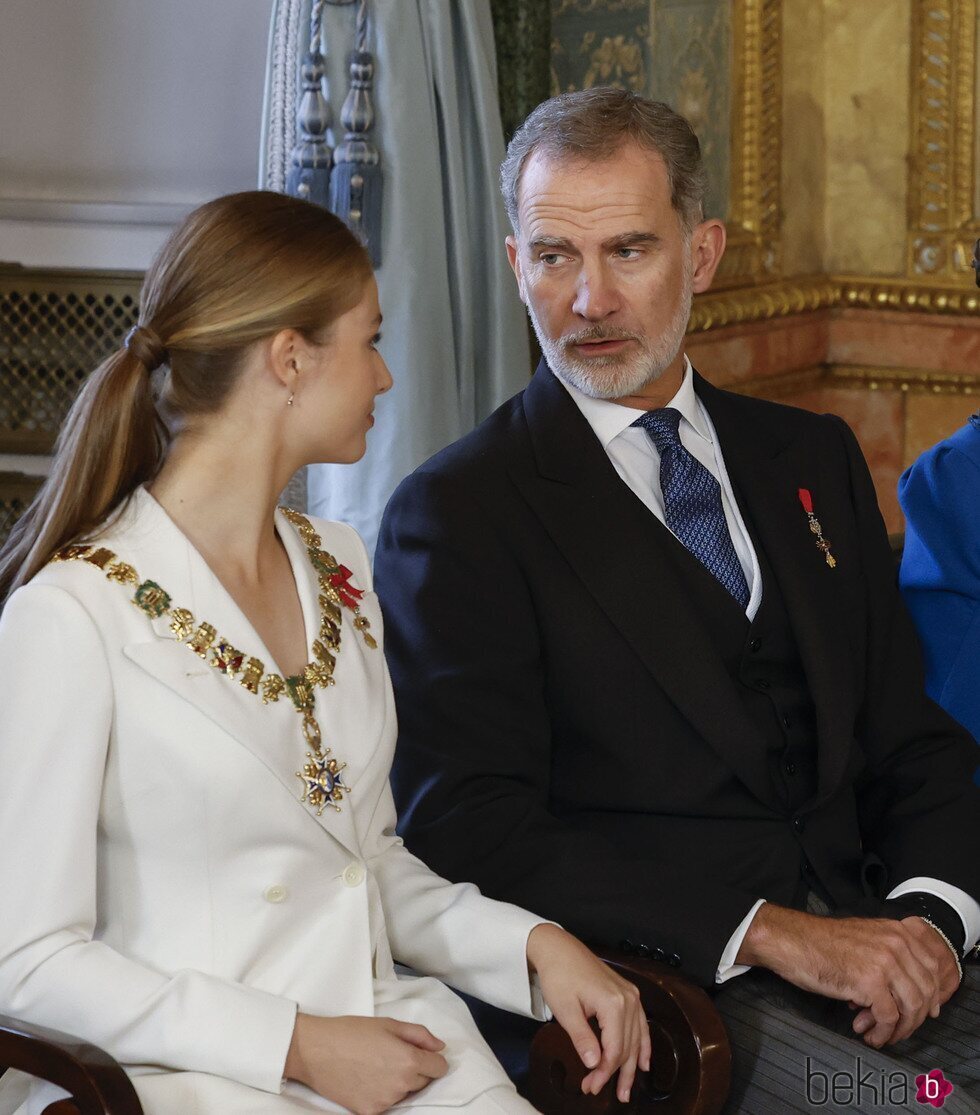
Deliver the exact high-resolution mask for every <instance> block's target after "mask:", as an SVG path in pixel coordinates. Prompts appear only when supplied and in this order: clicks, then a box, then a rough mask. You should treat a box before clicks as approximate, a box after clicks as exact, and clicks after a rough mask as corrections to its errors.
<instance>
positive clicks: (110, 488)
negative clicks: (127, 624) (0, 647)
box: [0, 327, 167, 607]
mask: <svg viewBox="0 0 980 1115" xmlns="http://www.w3.org/2000/svg"><path fill="white" fill-rule="evenodd" d="M165 359H166V350H165V349H164V348H163V346H162V345H161V344H160V342H159V340H158V339H157V338H156V337H155V335H154V334H153V333H152V332H150V331H149V330H147V329H145V328H141V327H137V328H136V329H134V330H133V332H132V333H130V335H129V337H128V338H127V340H126V347H124V348H122V349H120V350H119V351H118V352H116V353H114V354H113V355H112V356H110V357H109V358H108V359H107V360H106V361H105V362H104V363H103V364H101V365H100V366H99V367H98V368H97V369H96V370H95V371H94V372H93V373H92V375H91V376H89V378H88V379H87V380H86V382H85V384H84V386H83V387H82V389H81V391H80V392H79V394H78V397H77V398H76V399H75V402H74V403H73V405H72V407H71V410H70V411H69V412H68V417H67V418H66V419H65V423H64V425H63V426H62V428H61V432H60V434H59V435H58V442H57V445H56V448H55V455H54V460H53V461H52V464H51V471H50V473H49V475H48V477H47V479H46V480H45V482H44V485H43V486H42V488H41V490H40V492H38V494H37V496H36V497H35V499H34V502H33V503H32V504H31V505H30V507H29V508H28V509H27V511H25V512H24V514H23V515H22V516H21V518H20V519H19V520H18V522H17V523H16V524H15V526H14V528H13V530H12V531H11V533H10V537H9V539H8V540H7V544H6V545H5V546H4V548H3V550H2V551H0V607H2V605H3V603H4V602H5V601H6V599H7V597H8V596H9V595H10V593H11V592H13V591H14V590H15V589H17V588H19V587H20V586H21V585H23V584H25V583H26V582H27V581H29V580H30V579H31V577H33V576H34V574H35V573H36V572H37V571H38V570H39V569H41V568H42V567H43V566H44V565H45V564H46V563H47V562H48V561H49V560H50V559H51V558H52V557H53V556H54V554H55V553H57V551H58V550H60V549H61V548H62V546H65V545H67V544H68V543H70V542H74V541H76V540H78V539H81V538H85V537H86V536H87V535H88V534H90V533H91V532H92V531H94V530H95V528H96V527H98V526H99V525H100V524H101V523H102V522H103V520H104V519H105V518H106V516H107V515H109V514H110V513H111V512H112V511H113V510H114V509H115V508H116V507H118V506H119V504H120V503H121V502H122V501H123V500H124V499H125V498H126V497H127V496H128V495H129V494H130V493H131V492H132V491H133V490H134V489H135V488H137V487H138V486H139V485H140V484H142V483H144V481H146V480H149V479H151V478H152V477H153V476H154V475H155V474H156V472H157V470H158V469H159V467H160V464H161V462H162V460H163V455H164V451H165V448H166V443H167V432H166V427H165V426H164V425H163V422H162V421H161V420H160V417H159V415H158V414H157V409H156V405H155V402H154V398H153V389H152V384H151V382H150V374H151V372H152V370H153V369H154V368H155V367H157V366H158V365H159V364H161V363H163V362H164V360H165Z"/></svg>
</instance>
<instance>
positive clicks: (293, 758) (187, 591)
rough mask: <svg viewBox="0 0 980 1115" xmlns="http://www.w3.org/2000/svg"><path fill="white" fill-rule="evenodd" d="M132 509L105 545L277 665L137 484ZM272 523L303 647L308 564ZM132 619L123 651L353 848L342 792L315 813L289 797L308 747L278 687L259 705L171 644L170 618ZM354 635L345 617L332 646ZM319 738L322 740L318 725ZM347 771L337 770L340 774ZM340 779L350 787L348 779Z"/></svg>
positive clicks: (310, 622) (308, 615)
mask: <svg viewBox="0 0 980 1115" xmlns="http://www.w3.org/2000/svg"><path fill="white" fill-rule="evenodd" d="M133 511H134V514H133V516H132V527H131V528H129V527H127V528H126V529H124V530H122V531H120V532H119V534H118V537H116V531H115V530H113V531H112V535H113V537H111V538H107V540H106V545H107V546H111V547H112V548H113V549H116V551H117V555H118V557H119V559H120V560H122V561H127V562H129V563H131V564H132V565H134V566H135V568H136V570H137V572H138V574H139V576H140V577H141V578H144V579H147V580H152V581H155V582H156V583H158V584H159V585H160V586H161V587H162V588H163V589H164V590H166V592H167V593H169V594H170V597H171V600H172V606H173V607H182V608H187V609H188V610H189V611H191V612H192V614H193V617H194V624H195V627H196V626H197V625H198V624H200V623H205V622H206V623H209V624H211V625H212V626H214V627H215V628H216V630H217V634H218V636H219V637H223V638H225V639H227V640H228V641H229V642H230V643H231V644H232V645H233V646H234V647H236V648H237V649H239V650H240V651H242V652H243V653H244V654H245V655H247V656H254V657H256V658H258V659H260V660H261V661H262V663H263V665H264V666H265V669H266V672H275V671H276V669H277V667H276V665H275V663H274V662H273V659H272V656H271V655H270V654H269V652H268V649H267V648H266V647H265V646H264V644H263V643H262V640H261V639H260V638H259V636H258V634H257V633H256V632H255V631H254V629H253V628H252V625H251V624H250V623H249V621H248V619H247V618H246V617H245V615H244V614H243V613H242V611H241V609H239V608H238V606H237V605H236V604H235V602H234V600H233V599H232V598H231V597H230V596H229V594H228V593H227V592H226V591H225V589H224V588H223V587H222V585H221V583H220V581H218V579H217V577H215V575H214V574H213V573H212V571H211V569H210V567H209V566H208V565H207V563H206V562H205V561H204V559H203V557H201V555H200V554H199V553H198V552H197V550H196V549H195V548H194V547H193V546H192V545H191V543H190V542H189V541H188V539H187V538H186V537H185V536H184V535H183V534H182V533H181V531H180V530H179V529H178V527H177V526H176V524H175V523H174V522H173V521H172V520H171V519H170V518H169V516H168V515H167V514H166V512H165V511H164V510H163V508H162V507H160V505H159V504H158V503H157V502H156V500H154V499H153V497H152V496H150V495H149V494H148V493H146V492H145V491H143V490H139V491H137V493H136V495H135V496H134V508H133ZM278 527H279V531H280V535H281V537H282V539H283V543H284V545H285V546H286V550H287V553H288V554H289V558H290V563H291V565H292V568H293V574H294V577H295V578H296V587H297V591H298V593H299V598H300V602H301V606H302V611H303V619H304V622H305V626H306V634H307V649H309V646H310V640H311V638H313V637H315V636H316V633H317V631H318V628H319V606H318V603H317V592H316V590H317V588H318V586H317V582H316V578H315V576H313V577H312V578H311V576H310V574H311V573H312V569H310V567H309V563H308V560H307V557H306V551H305V547H303V546H302V545H301V544H300V547H299V552H298V553H297V550H296V546H295V541H298V539H297V538H296V532H295V529H294V528H292V527H291V526H290V525H289V523H288V522H287V521H286V520H285V519H283V518H282V517H281V516H278ZM291 536H292V537H291ZM307 570H309V572H307ZM141 618H143V619H145V623H146V628H145V630H146V635H147V637H146V639H145V640H142V639H139V640H136V641H134V642H131V643H129V644H127V645H126V646H125V647H124V648H123V652H124V654H125V655H126V656H127V657H128V658H129V659H130V660H131V661H133V662H134V663H136V664H137V665H138V666H140V667H141V668H142V669H143V670H145V671H146V672H147V673H148V674H150V675H151V676H152V677H154V678H155V679H156V680H158V681H160V682H162V683H163V684H164V685H166V686H167V687H168V688H169V689H171V690H172V691H173V692H174V693H176V694H177V695H178V696H179V697H181V698H183V699H184V700H186V701H188V702H189V703H190V704H192V705H193V706H194V707H195V708H197V709H198V711H200V712H201V713H203V714H204V715H205V716H207V717H208V718H209V719H210V720H211V721H212V722H213V723H215V724H216V725H217V726H218V727H219V728H221V729H223V730H224V731H226V732H227V733H228V734H229V735H231V736H233V737H234V738H235V739H236V740H237V741H238V742H239V743H241V744H242V746H244V747H246V748H247V749H248V750H249V751H250V752H251V753H252V754H253V755H254V756H255V757H256V758H257V759H259V760H260V761H261V762H262V763H263V765H264V766H265V767H266V768H267V769H268V770H269V772H270V773H271V774H272V775H273V776H274V777H275V778H276V779H278V781H279V782H280V783H281V784H282V785H283V786H284V787H285V788H286V790H287V791H288V794H289V797H290V798H291V799H292V801H291V802H287V801H285V800H284V801H283V808H293V809H300V810H303V811H304V812H305V813H306V814H307V815H308V816H309V817H310V818H311V819H312V820H313V821H314V822H316V823H317V824H318V825H319V826H320V827H321V828H323V829H324V830H325V831H326V832H328V833H329V834H330V835H331V836H333V837H334V838H335V839H336V840H338V841H339V842H340V843H341V844H343V845H344V846H345V847H346V848H347V849H348V850H350V851H351V852H353V853H355V854H357V851H358V839H357V834H356V830H355V826H354V808H355V802H354V801H353V800H351V798H350V797H348V798H346V799H345V800H344V801H343V802H342V803H341V809H340V811H339V812H338V811H336V810H334V809H332V808H327V809H324V811H323V813H322V814H321V815H320V816H319V817H317V814H316V810H314V809H312V808H311V807H310V806H309V805H307V804H305V803H303V802H301V801H300V800H299V798H300V794H301V793H302V789H303V787H302V782H301V780H300V778H298V777H297V773H296V772H297V771H299V770H300V769H301V768H302V767H303V765H304V763H305V762H306V752H307V750H308V747H307V744H306V742H305V740H304V737H303V731H302V720H301V717H300V716H299V714H298V713H297V712H296V710H295V708H294V706H293V705H292V702H291V701H290V700H289V698H288V696H287V695H286V694H285V693H284V694H283V695H282V696H280V697H279V700H278V701H277V702H275V703H270V704H263V702H262V699H261V697H260V696H258V695H256V694H253V693H249V692H248V691H247V690H245V689H244V688H243V687H242V686H241V684H240V680H239V679H236V678H233V677H230V676H228V675H226V674H223V673H222V672H221V671H220V670H218V669H216V668H215V667H214V666H212V665H210V659H211V655H208V659H207V660H206V659H203V658H201V657H199V656H198V655H196V654H195V653H194V651H193V650H192V649H191V648H190V647H189V646H188V645H187V644H186V643H182V642H178V640H177V637H176V635H175V633H174V632H173V630H172V629H171V626H170V625H171V619H170V617H168V616H166V615H164V616H159V617H157V618H151V617H150V616H145V617H141ZM354 635H355V632H354V630H353V628H352V627H350V626H348V625H346V624H345V630H344V639H343V646H342V651H346V650H348V647H347V643H348V641H351V642H352V641H353V638H354ZM216 644H217V639H216V640H215V645H216ZM321 696H322V694H321V693H318V694H317V697H318V700H317V706H318V707H317V710H316V711H317V719H318V720H319V721H320V723H321V726H322V727H323V717H322V701H321V699H320V698H321ZM324 745H325V746H331V745H332V741H331V740H330V738H329V732H328V731H326V730H324ZM333 757H336V758H338V759H339V760H341V761H343V760H344V759H345V756H344V755H343V754H340V753H339V752H336V749H335V755H334V756H333ZM358 765H360V764H358ZM347 773H348V772H346V771H345V775H346V774H347ZM351 773H352V774H353V772H351ZM350 784H351V785H352V786H353V784H354V783H353V778H351V779H350Z"/></svg>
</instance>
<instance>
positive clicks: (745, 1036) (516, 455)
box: [377, 89, 980, 1115]
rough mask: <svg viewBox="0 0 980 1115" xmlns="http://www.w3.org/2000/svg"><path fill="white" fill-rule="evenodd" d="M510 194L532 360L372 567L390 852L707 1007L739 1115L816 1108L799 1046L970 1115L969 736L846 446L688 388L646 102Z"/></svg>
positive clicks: (536, 126)
mask: <svg viewBox="0 0 980 1115" xmlns="http://www.w3.org/2000/svg"><path fill="white" fill-rule="evenodd" d="M502 180H503V186H504V195H505V200H506V201H507V203H508V208H509V210H510V216H511V221H512V223H513V226H514V234H513V236H512V237H509V238H508V244H507V247H508V252H509V254H510V258H511V261H512V264H513V267H514V272H515V275H516V277H517V281H518V284H519V288H520V292H521V297H522V299H523V300H524V302H525V304H526V305H527V307H528V310H529V312H530V314H531V318H532V321H533V323H534V326H535V329H536V332H537V335H538V338H539V340H540V343H541V347H542V351H543V353H544V360H543V361H542V363H541V365H540V366H539V368H538V370H537V372H536V373H535V375H534V377H533V379H532V380H531V382H530V384H529V385H528V387H527V388H526V390H524V391H523V392H522V393H521V394H520V395H518V396H516V397H515V398H514V399H512V400H511V401H510V402H508V403H506V404H505V405H504V406H503V407H501V408H500V409H499V410H498V411H497V412H496V413H495V414H494V415H492V416H491V418H489V419H488V420H487V421H486V422H485V423H484V424H483V425H482V426H480V427H479V429H477V430H476V431H474V432H473V433H472V434H470V435H469V436H467V437H465V438H463V439H462V440H461V441H460V442H458V443H456V444H455V445H453V446H450V447H449V448H448V449H447V450H445V451H443V452H442V453H440V454H438V455H437V456H436V457H434V458H433V459H432V460H430V461H429V462H428V463H427V464H425V465H423V466H422V467H421V468H420V469H419V470H418V471H417V472H416V473H415V474H414V475H412V476H411V477H409V478H408V479H407V480H406V481H405V482H404V483H403V484H402V485H401V487H400V488H399V489H398V491H397V492H396V493H395V495H394V496H393V497H392V500H391V503H390V504H389V506H388V509H387V511H386V514H385V519H384V522H383V525H382V530H381V540H380V544H379V549H378V554H377V584H378V591H379V592H380V594H381V598H382V604H383V606H384V611H385V616H386V627H387V633H386V644H387V652H388V655H389V661H390V665H391V671H392V677H393V680H394V685H395V692H396V697H397V705H398V714H399V717H400V721H401V731H400V737H399V745H398V753H397V756H396V763H395V772H394V785H395V791H396V796H397V799H398V804H399V807H400V811H401V814H402V825H403V831H404V835H405V837H406V839H407V841H408V843H409V846H410V847H411V848H412V849H413V850H414V851H416V852H417V853H418V854H419V855H421V856H422V858H424V859H425V860H426V861H427V862H429V863H431V864H432V865H433V866H434V867H436V868H437V869H438V870H440V871H441V872H443V873H444V874H446V875H448V876H449V877H451V878H455V879H472V880H473V881H475V882H476V883H478V884H479V885H480V886H481V887H482V888H483V889H484V890H485V891H486V892H487V893H488V894H490V895H492V896H494V897H497V898H504V899H507V900H509V901H511V902H516V903H519V904H521V905H524V906H527V907H529V908H530V909H533V910H535V911H537V912H538V913H540V914H542V915H544V916H547V917H551V918H554V919H555V920H556V921H558V922H561V923H563V924H564V925H566V926H567V927H568V928H569V929H571V930H573V931H574V932H576V933H578V934H579V935H581V936H583V937H585V938H586V939H587V940H591V941H593V942H597V943H604V944H612V945H617V944H618V945H620V946H621V947H624V948H627V949H632V950H635V951H636V952H638V953H640V954H641V955H650V956H653V957H656V958H659V959H663V960H666V961H667V962H668V963H670V964H673V965H675V966H677V967H678V968H680V969H681V971H683V972H686V973H688V974H689V975H690V976H691V977H692V978H693V979H695V980H697V981H698V982H699V983H701V984H702V985H704V986H706V987H709V988H713V989H716V990H717V991H718V995H717V1003H718V1006H719V1008H720V1009H721V1010H722V1013H723V1015H724V1016H725V1018H726V1020H727V1021H728V1024H729V1030H730V1034H731V1037H732V1041H733V1046H734V1048H735V1086H734V1090H733V1097H732V1100H731V1103H730V1108H729V1109H730V1110H733V1111H734V1110H739V1111H751V1112H753V1115H757V1113H758V1112H761V1111H764V1110H780V1111H786V1110H794V1109H795V1108H796V1106H798V1107H799V1109H800V1110H806V1109H807V1106H806V1102H807V1100H808V1099H812V1098H813V1097H812V1096H809V1097H808V1096H807V1094H806V1089H807V1087H808V1086H809V1082H810V1078H807V1077H805V1068H804V1053H805V1054H806V1055H807V1056H809V1057H810V1058H811V1061H809V1062H807V1063H806V1069H807V1071H809V1069H810V1068H812V1069H813V1071H825V1070H828V1071H837V1070H840V1069H846V1068H848V1067H853V1066H854V1064H855V1057H856V1056H857V1055H858V1054H859V1053H860V1054H861V1055H862V1059H863V1063H864V1065H865V1066H868V1065H869V1064H873V1065H875V1066H876V1067H877V1069H878V1070H880V1071H881V1072H885V1071H886V1069H887V1070H888V1071H891V1068H896V1069H897V1070H902V1068H903V1066H905V1067H907V1068H909V1070H910V1071H911V1069H912V1068H913V1067H915V1066H917V1070H918V1071H919V1072H921V1071H924V1070H925V1069H928V1068H931V1067H933V1064H932V1063H927V1062H930V1061H931V1062H934V1063H935V1064H938V1065H941V1066H943V1067H944V1068H945V1069H946V1072H947V1075H948V1076H949V1077H950V1078H951V1079H952V1080H953V1081H954V1083H955V1084H956V1086H957V1087H959V1088H960V1089H961V1091H960V1096H961V1098H962V1097H963V1096H964V1090H969V1089H970V1088H971V1087H972V1088H973V1089H974V1090H975V1095H976V1100H977V1101H980V1090H977V1089H978V1081H977V1065H978V1064H980V1043H978V1037H977V1032H978V1027H977V1024H978V1022H980V1017H978V1014H977V1010H978V1008H977V994H976V981H975V978H974V977H972V976H971V977H970V979H971V980H972V981H973V986H972V987H971V988H964V989H963V990H961V991H959V992H958V993H957V994H956V995H955V997H954V992H956V991H957V988H958V987H959V985H960V982H961V976H960V958H961V957H962V955H963V953H964V952H965V951H966V950H968V949H970V948H972V947H973V946H974V945H975V944H976V941H977V939H978V937H980V904H978V902H977V898H978V896H980V865H978V851H980V810H978V804H980V799H978V793H977V788H976V787H975V786H973V785H972V782H971V774H972V770H973V766H974V765H975V759H976V756H975V745H974V744H973V743H972V741H970V740H969V739H968V738H967V737H966V736H965V735H964V733H963V732H962V731H960V729H959V728H958V727H957V726H956V725H955V724H954V723H953V722H952V721H951V720H950V719H949V718H948V717H947V716H946V715H945V714H944V713H943V712H942V711H941V710H939V709H938V708H937V707H936V706H935V705H933V704H932V703H931V702H930V701H929V700H928V699H927V698H926V696H925V694H924V691H923V684H922V676H921V667H920V662H919V656H918V653H917V650H916V647H915V644H914V639H913V635H912V632H911V629H910V626H909V622H908V619H907V617H906V614H905V612H904V610H903V608H902V606H901V603H900V601H899V598H898V594H897V591H896V588H895V577H894V570H893V564H892V557H891V553H890V550H889V547H888V542H887V537H886V534H885V531H884V527H883V524H882V521H881V516H880V514H879V511H878V507H877V503H876V500H875V494H874V489H873V486H872V483H871V479H870V476H869V474H868V470H867V467H866V465H865V462H864V460H863V458H862V456H861V452H860V450H859V448H858V446H857V443H856V441H855V439H854V437H853V435H852V434H851V432H850V431H849V429H848V428H847V426H846V425H845V424H844V423H843V422H842V421H841V420H839V419H838V418H835V417H833V416H829V415H824V416H817V415H814V414H811V413H808V412H805V411H801V410H796V409H793V408H790V407H785V406H779V405H776V404H774V403H769V402H764V401H759V400H754V399H751V398H746V397H741V396H737V395H733V394H729V393H727V392H724V391H719V390H717V389H715V388H713V387H711V386H710V385H709V384H708V383H707V382H706V381H705V380H703V379H702V378H701V377H700V376H699V375H698V374H697V373H696V372H695V371H694V370H693V369H692V368H691V367H690V364H689V362H688V361H687V359H686V357H685V355H684V351H683V340H684V333H685V327H686V324H687V320H688V317H689V313H690V307H691V298H692V294H693V293H695V292H698V291H703V290H706V289H708V287H709V286H710V284H711V281H712V278H713V276H714V273H715V270H716V268H717V265H718V262H719V260H720V258H721V255H722V252H723V250H724V242H725V230H724V225H723V224H722V223H721V222H720V221H717V220H705V219H704V216H703V212H702V199H703V196H704V173H703V170H702V167H701V162H700V152H699V149H698V143H697V139H696V138H695V136H694V134H693V132H692V131H691V129H690V128H689V126H688V125H687V123H686V122H685V121H684V120H683V119H682V118H681V117H679V116H677V115H676V114H675V113H673V112H672V111H671V110H670V109H669V108H667V107H666V106H665V105H659V104H654V103H652V102H649V101H646V100H644V99H643V98H640V97H637V96H636V95H634V94H629V93H623V92H621V91H618V90H613V89H596V90H591V91H588V92H585V93H576V94H568V95H565V96H563V97H559V98H556V99H555V100H553V101H551V102H547V103H546V104H544V105H542V106H539V108H538V109H536V110H535V112H534V113H533V114H532V115H531V117H529V119H528V121H527V122H526V123H525V125H524V126H523V128H522V129H521V130H520V131H519V132H518V133H517V135H515V137H514V139H513V140H512V142H511V145H510V148H509V150H508V157H507V160H506V162H505V164H504V167H503V174H502ZM848 1004H852V1006H851V1011H853V1014H852V1013H851V1012H850V1011H848ZM940 1012H941V1013H940ZM760 1034H761V1035H762V1037H760ZM856 1036H860V1037H863V1040H864V1042H865V1043H866V1044H865V1046H864V1047H862V1046H861V1045H860V1044H858V1042H857V1041H856V1040H855V1037H856ZM953 1036H955V1040H956V1042H957V1043H958V1044H957V1046H956V1048H957V1050H958V1052H957V1053H956V1054H955V1056H954V1055H953V1054H947V1055H946V1059H945V1060H943V1053H942V1051H943V1049H944V1048H945V1047H946V1044H947V1043H950V1042H952V1041H953ZM885 1045H888V1046H889V1049H888V1050H887V1052H886V1051H884V1050H883V1049H882V1047H883V1046H885ZM964 1049H966V1050H967V1052H966V1053H964ZM951 1057H953V1062H952V1063H951ZM971 1057H972V1065H973V1067H972V1069H967V1068H964V1067H962V1065H961V1064H960V1062H961V1061H962V1060H963V1059H964V1058H965V1059H966V1060H967V1061H969V1060H970V1058H971ZM958 1065H959V1067H960V1068H961V1069H962V1072H961V1076H960V1077H958V1076H957V1067H958ZM817 1066H819V1069H818V1068H817ZM971 1072H972V1074H973V1080H972V1082H971V1081H970V1080H969V1079H968V1075H969V1073H971ZM773 1096H778V1097H779V1102H778V1104H777V1106H776V1107H775V1108H774V1107H772V1106H771V1104H772V1102H773V1099H772V1097H773ZM911 1096H912V1097H913V1098H914V1096H915V1088H914V1085H913V1086H912V1091H911ZM864 1098H865V1100H866V1099H867V1097H866V1096H865V1097H864ZM892 1098H893V1099H894V1095H893V1096H892ZM968 1102H970V1103H973V1102H975V1101H974V1100H969V1101H968ZM858 1106H859V1107H860V1104H859V1105H858ZM969 1109H970V1110H973V1109H974V1108H973V1107H970V1108H969ZM978 1109H980V1104H978Z"/></svg>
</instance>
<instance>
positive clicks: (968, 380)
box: [824, 364, 980, 395]
mask: <svg viewBox="0 0 980 1115" xmlns="http://www.w3.org/2000/svg"><path fill="white" fill-rule="evenodd" d="M824 386H826V387H844V388H850V389H851V390H855V391H901V392H902V393H903V394H908V395H980V378H978V377H977V376H971V375H966V374H963V373H956V372H931V371H929V370H928V369H926V368H868V367H865V366H862V365H859V364H835V365H833V366H832V367H830V368H829V369H828V374H827V381H826V383H825V384H824Z"/></svg>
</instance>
